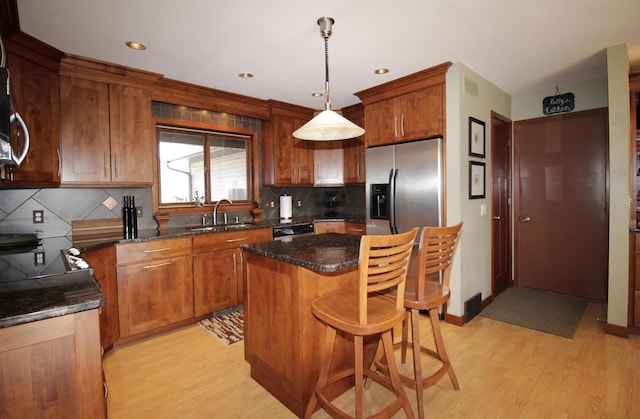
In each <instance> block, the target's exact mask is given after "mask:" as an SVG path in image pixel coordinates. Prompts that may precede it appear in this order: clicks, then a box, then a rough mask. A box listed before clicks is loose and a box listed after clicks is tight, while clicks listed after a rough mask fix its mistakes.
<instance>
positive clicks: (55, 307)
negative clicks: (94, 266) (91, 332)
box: [0, 269, 104, 328]
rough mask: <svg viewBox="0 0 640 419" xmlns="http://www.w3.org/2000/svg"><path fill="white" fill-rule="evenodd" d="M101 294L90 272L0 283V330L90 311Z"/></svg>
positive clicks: (76, 272) (99, 299)
mask: <svg viewBox="0 0 640 419" xmlns="http://www.w3.org/2000/svg"><path fill="white" fill-rule="evenodd" d="M103 304H104V295H103V294H102V291H101V290H100V286H99V285H98V284H97V282H96V281H95V279H94V278H93V276H92V272H91V270H88V269H86V270H81V271H73V272H67V273H66V274H60V275H48V276H40V277H36V278H29V279H20V280H16V281H8V282H0V328H3V327H9V326H16V325H19V324H23V323H29V322H34V321H38V320H44V319H48V318H51V317H58V316H64V315H66V314H72V313H78V312H80V311H86V310H92V309H95V308H98V307H101V306H102V305H103Z"/></svg>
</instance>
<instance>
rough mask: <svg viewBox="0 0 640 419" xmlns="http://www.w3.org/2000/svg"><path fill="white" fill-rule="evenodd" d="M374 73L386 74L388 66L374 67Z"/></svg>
mask: <svg viewBox="0 0 640 419" xmlns="http://www.w3.org/2000/svg"><path fill="white" fill-rule="evenodd" d="M373 72H374V73H376V74H387V73H388V72H389V69H388V68H376V69H375V70H374V71H373Z"/></svg>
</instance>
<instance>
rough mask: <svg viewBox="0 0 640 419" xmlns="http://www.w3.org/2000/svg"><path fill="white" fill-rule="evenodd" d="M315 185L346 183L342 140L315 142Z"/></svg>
mask: <svg viewBox="0 0 640 419" xmlns="http://www.w3.org/2000/svg"><path fill="white" fill-rule="evenodd" d="M313 160H314V165H315V175H314V182H313V183H314V185H315V186H322V185H343V184H344V151H343V150H342V144H341V141H320V142H317V143H316V144H315V151H314V155H313Z"/></svg>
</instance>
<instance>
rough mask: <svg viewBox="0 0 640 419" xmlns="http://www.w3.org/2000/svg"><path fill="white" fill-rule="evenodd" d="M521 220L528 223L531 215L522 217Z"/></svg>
mask: <svg viewBox="0 0 640 419" xmlns="http://www.w3.org/2000/svg"><path fill="white" fill-rule="evenodd" d="M520 221H522V222H523V223H528V222H529V221H531V217H524V218H521V219H520Z"/></svg>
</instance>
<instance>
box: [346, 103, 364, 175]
mask: <svg viewBox="0 0 640 419" xmlns="http://www.w3.org/2000/svg"><path fill="white" fill-rule="evenodd" d="M342 111H343V114H344V117H345V118H347V119H348V120H349V121H351V122H353V123H354V124H356V125H358V126H361V127H364V125H365V124H364V108H363V106H362V104H356V105H352V106H349V107H347V108H343V109H342ZM342 150H343V152H344V184H345V185H361V184H364V183H365V180H366V179H365V177H366V174H367V173H366V165H365V147H364V135H363V136H361V137H358V138H352V139H350V140H344V141H342Z"/></svg>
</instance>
